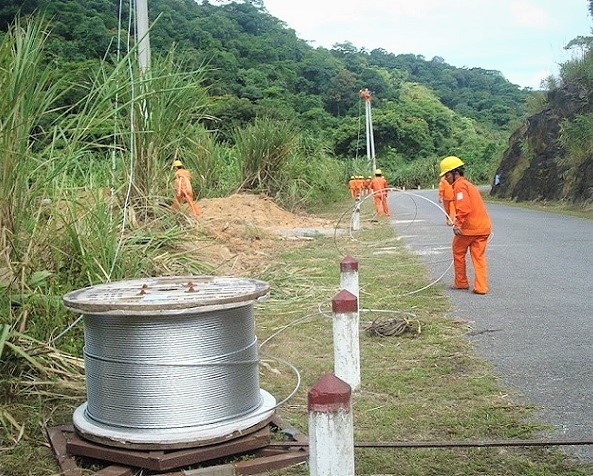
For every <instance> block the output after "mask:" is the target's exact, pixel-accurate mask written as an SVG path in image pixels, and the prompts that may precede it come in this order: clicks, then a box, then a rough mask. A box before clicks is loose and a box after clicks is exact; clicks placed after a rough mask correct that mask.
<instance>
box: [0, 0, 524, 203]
mask: <svg viewBox="0 0 593 476" xmlns="http://www.w3.org/2000/svg"><path fill="white" fill-rule="evenodd" d="M5 3H6V2H5ZM215 3H218V4H215ZM122 7H123V9H124V10H123V11H122V15H121V19H122V21H121V23H120V22H119V18H118V16H117V15H116V14H115V13H117V12H115V11H114V7H113V6H112V5H111V4H110V3H109V2H106V1H100V0H93V1H81V0H59V1H58V0H36V2H34V3H33V4H30V3H29V2H22V0H9V1H8V3H7V4H6V6H5V7H3V8H2V10H0V25H9V24H10V23H11V22H12V21H13V18H14V14H15V12H16V11H18V9H19V8H20V9H21V12H22V14H23V15H26V14H31V13H32V12H34V11H38V12H40V14H43V15H44V17H45V18H47V19H48V21H50V24H51V33H50V34H49V37H48V39H47V51H48V56H49V57H50V58H51V61H52V68H53V69H54V71H55V74H56V75H58V76H59V75H62V74H64V75H68V76H69V81H70V83H71V84H72V85H73V87H72V89H71V91H69V92H68V94H66V95H65V96H64V97H63V99H62V103H63V104H72V103H73V102H74V100H76V99H79V98H80V97H81V96H84V94H86V91H84V86H83V85H84V84H85V78H86V76H87V75H88V74H89V71H96V70H97V69H98V68H100V67H101V66H100V63H101V59H102V58H111V57H115V58H117V57H119V56H120V55H121V51H122V50H124V49H125V48H124V47H123V46H122V44H124V41H125V42H129V40H128V35H133V33H134V31H133V28H132V27H130V28H131V31H128V30H127V28H128V21H127V18H128V15H129V12H128V11H127V8H128V6H127V5H122ZM149 13H150V16H151V20H153V25H152V29H151V37H150V38H151V48H152V51H153V54H154V55H156V56H169V55H170V54H171V51H175V52H176V56H177V58H180V59H179V60H178V65H177V66H176V68H178V69H179V70H180V72H181V71H185V72H187V73H190V72H193V71H198V70H199V71H200V72H201V75H202V77H203V78H202V79H203V81H202V84H203V86H204V87H205V89H206V94H207V95H208V97H209V99H210V102H209V104H208V106H207V110H206V111H205V112H206V113H207V114H206V115H204V116H203V117H202V118H200V119H199V120H198V122H199V123H201V124H203V125H204V126H205V127H206V128H207V129H208V130H211V131H216V135H215V139H214V140H215V141H216V143H218V144H222V145H223V146H227V145H232V144H233V141H234V138H235V137H236V135H235V131H236V129H237V128H242V127H245V126H248V125H250V124H252V123H253V121H254V120H255V119H256V118H260V119H268V120H271V121H289V122H291V123H292V124H293V125H295V126H297V127H298V128H299V129H300V130H302V131H307V135H308V137H310V138H312V139H314V140H315V143H316V145H317V146H319V147H320V148H321V149H322V150H324V151H326V152H328V153H330V154H331V155H333V156H334V157H336V158H337V159H338V160H339V161H341V162H342V163H344V165H345V167H346V169H350V168H351V167H352V166H353V165H352V163H351V161H352V160H355V159H356V158H357V157H360V156H364V155H365V153H366V150H365V140H364V127H362V128H361V124H364V107H363V103H362V100H361V99H360V97H359V95H358V92H359V90H361V89H363V88H368V89H369V90H370V91H371V92H372V94H373V98H372V104H373V111H374V112H373V115H374V117H375V120H374V124H375V129H376V130H375V135H376V137H375V144H376V154H377V160H378V163H379V164H380V166H381V167H382V168H384V169H386V170H388V171H390V172H389V174H393V175H387V178H388V179H389V181H390V182H392V183H394V184H397V185H399V186H413V185H414V184H415V183H416V182H417V181H418V180H421V183H422V184H423V185H430V184H432V180H433V178H432V177H431V176H429V174H417V173H413V172H412V176H408V175H407V173H406V170H410V168H409V167H408V166H409V165H410V164H411V163H414V162H418V163H419V165H418V167H420V166H424V164H426V163H427V162H428V161H430V160H433V161H437V160H438V158H439V157H443V156H445V155H449V154H451V153H452V152H453V151H455V152H456V153H460V154H464V158H468V159H469V158H470V157H471V158H472V160H476V161H480V162H481V161H483V160H485V164H484V165H483V166H482V167H478V168H476V169H475V170H476V172H475V174H476V177H473V178H474V179H477V180H478V181H481V182H488V181H490V178H491V176H492V175H493V172H494V169H495V168H496V165H497V160H498V157H499V156H500V155H501V154H502V151H503V150H504V147H505V146H506V137H507V136H508V134H509V132H510V131H511V130H512V128H513V127H515V126H516V125H517V124H518V123H519V122H520V121H521V120H522V117H523V114H524V105H525V101H526V99H527V98H528V97H529V95H530V91H527V90H521V89H520V88H519V87H517V86H516V85H513V84H511V83H509V82H508V81H507V80H506V79H505V78H504V77H502V75H501V74H500V73H499V72H497V71H486V70H482V69H480V68H471V69H468V68H455V67H452V66H450V65H448V64H447V63H445V61H444V60H443V59H442V58H438V57H435V58H433V59H432V60H430V61H427V60H425V59H424V58H423V57H422V56H415V55H411V54H397V55H396V54H394V53H390V52H387V51H385V50H381V49H376V50H373V51H370V52H368V51H366V50H364V49H358V48H356V47H355V46H354V45H352V44H350V43H348V42H346V43H343V44H337V45H335V46H334V47H333V48H332V49H331V50H328V49H325V48H313V47H311V46H310V45H308V44H307V43H306V42H305V41H303V40H301V39H299V38H298V37H296V35H295V33H294V31H293V30H291V29H289V28H287V27H286V25H284V24H283V23H282V22H281V21H279V20H278V19H276V18H274V17H273V16H271V15H270V14H268V13H267V11H266V10H265V8H264V7H263V5H262V3H261V2H257V1H232V2H208V1H203V2H199V3H198V2H195V1H194V0H182V1H175V2H172V1H171V0H152V1H151V2H149ZM131 25H133V22H132V23H131ZM115 61H116V62H117V60H116V59H115ZM188 103H189V101H188ZM361 116H362V120H361ZM181 119H182V118H180V120H181ZM178 122H179V121H178ZM155 160H162V157H159V158H155ZM365 168H366V170H364V171H361V172H364V175H366V174H367V173H369V172H371V171H370V170H369V166H368V164H367V165H366V167H365ZM401 169H403V171H402V170H401ZM412 169H414V167H412ZM477 171H479V174H478V172H477ZM352 172H353V170H344V173H343V175H342V176H340V177H339V179H340V180H345V179H346V178H347V176H348V175H350V174H351V173H352ZM396 181H397V183H396ZM204 193H207V194H212V190H204Z"/></svg>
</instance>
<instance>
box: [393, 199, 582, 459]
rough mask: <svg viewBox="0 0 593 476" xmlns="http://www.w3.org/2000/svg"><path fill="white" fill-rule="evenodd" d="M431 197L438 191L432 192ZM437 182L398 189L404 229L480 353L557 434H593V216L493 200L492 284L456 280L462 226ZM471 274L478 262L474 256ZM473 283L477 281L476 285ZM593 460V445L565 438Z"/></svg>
mask: <svg viewBox="0 0 593 476" xmlns="http://www.w3.org/2000/svg"><path fill="white" fill-rule="evenodd" d="M429 200H432V202H431V201H429ZM433 202H437V192H436V190H424V191H416V190H414V191H409V192H390V195H389V206H390V209H391V213H392V216H391V219H392V222H393V225H394V227H395V230H396V233H397V234H398V236H400V237H401V238H402V239H403V240H404V241H405V243H406V244H407V246H408V247H409V248H410V249H411V250H413V251H414V252H415V253H418V254H419V255H421V256H422V257H423V260H424V262H425V263H426V265H427V267H428V269H429V271H430V273H431V275H432V276H433V277H434V278H435V279H437V278H439V277H442V280H441V282H442V284H443V285H444V287H445V292H446V293H447V294H448V295H449V296H450V298H451V301H452V303H453V307H454V315H455V317H457V318H461V319H464V320H467V321H469V322H470V323H471V326H472V332H471V333H470V339H471V340H472V341H473V342H474V343H475V348H476V355H477V356H478V357H481V358H483V359H485V360H488V361H490V362H491V363H492V364H493V365H494V371H495V374H496V375H498V376H500V377H501V378H502V379H503V381H504V383H505V385H506V387H507V388H508V389H509V390H511V391H513V393H514V394H515V395H518V397H519V398H523V399H524V400H523V401H524V402H529V403H532V404H534V405H535V406H536V407H537V408H538V412H537V414H536V418H537V420H538V421H540V422H543V423H548V424H550V425H552V426H553V428H554V429H555V430H554V431H552V432H551V433H550V434H549V435H547V436H549V437H551V438H566V439H589V440H592V439H593V220H584V219H580V218H572V217H567V216H561V215H556V214H552V213H546V212H539V211H531V210H526V209H522V208H517V207H512V206H505V205H500V204H487V208H488V212H489V214H490V218H491V219H492V224H493V233H492V236H491V239H490V241H489V244H488V249H487V259H488V268H489V269H488V271H489V285H490V292H489V293H488V294H487V295H485V296H480V295H475V294H473V293H471V291H460V290H453V289H449V288H450V285H451V284H452V282H453V271H452V267H449V266H450V265H451V250H450V245H451V239H452V236H453V235H452V230H451V228H450V227H448V226H446V224H445V217H444V215H443V212H442V211H441V210H440V209H439V208H437V207H436V206H435V204H434V203H433ZM468 272H469V277H470V283H471V282H472V281H473V274H472V273H473V268H472V266H471V261H470V260H469V256H468ZM470 286H471V284H470ZM562 448H563V449H564V450H565V451H567V452H568V453H571V454H574V455H577V456H579V457H581V458H583V459H586V460H593V445H587V446H566V447H562Z"/></svg>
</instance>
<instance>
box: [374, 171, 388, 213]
mask: <svg viewBox="0 0 593 476" xmlns="http://www.w3.org/2000/svg"><path fill="white" fill-rule="evenodd" d="M388 188H389V185H388V184H387V180H385V177H383V171H382V170H381V169H377V170H375V176H374V177H373V178H372V179H371V182H370V183H369V190H370V191H371V193H372V194H373V200H374V204H375V213H376V214H377V215H378V216H390V213H389V206H388V205H387V191H388Z"/></svg>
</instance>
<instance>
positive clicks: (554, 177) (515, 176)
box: [490, 83, 593, 202]
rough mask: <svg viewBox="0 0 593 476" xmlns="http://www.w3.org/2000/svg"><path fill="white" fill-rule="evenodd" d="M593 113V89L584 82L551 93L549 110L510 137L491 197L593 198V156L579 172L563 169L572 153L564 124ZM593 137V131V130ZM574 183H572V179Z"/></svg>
mask: <svg viewBox="0 0 593 476" xmlns="http://www.w3.org/2000/svg"><path fill="white" fill-rule="evenodd" d="M591 112H593V91H592V90H590V89H586V88H584V87H582V86H581V85H579V84H578V83H574V84H568V85H567V86H565V87H563V88H559V89H555V90H553V91H551V92H549V93H548V107H547V109H545V110H543V111H542V112H540V113H538V114H535V115H533V116H531V117H529V118H528V119H526V120H525V122H524V123H523V125H522V126H521V127H519V128H518V129H517V130H516V131H515V132H514V133H513V134H512V135H511V137H510V139H509V147H508V149H507V150H506V151H505V153H504V155H503V158H502V161H501V163H500V166H499V168H498V170H497V172H496V173H497V175H498V176H499V177H500V184H498V185H493V186H492V189H491V191H490V194H491V195H493V196H499V197H504V198H510V199H514V200H517V201H528V200H570V201H574V202H587V201H591V200H593V156H592V157H588V158H587V159H586V160H585V161H584V162H583V163H582V164H581V165H580V166H579V170H576V171H570V172H571V173H570V174H569V173H568V172H569V170H568V169H567V166H566V165H563V163H564V161H563V159H564V158H565V157H566V155H567V151H566V149H565V148H564V147H563V146H562V144H561V143H560V142H559V140H558V137H559V133H560V124H561V123H562V121H563V120H565V119H567V120H572V119H574V117H575V116H577V115H579V114H585V113H591ZM591 134H593V131H591ZM569 175H570V176H571V180H566V177H567V176H569Z"/></svg>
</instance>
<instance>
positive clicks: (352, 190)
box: [348, 175, 356, 198]
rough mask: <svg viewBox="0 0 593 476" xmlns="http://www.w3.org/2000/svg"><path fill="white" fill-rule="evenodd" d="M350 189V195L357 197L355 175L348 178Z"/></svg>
mask: <svg viewBox="0 0 593 476" xmlns="http://www.w3.org/2000/svg"><path fill="white" fill-rule="evenodd" d="M348 190H350V196H351V197H352V198H356V177H355V176H354V175H352V176H351V177H350V180H348Z"/></svg>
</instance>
